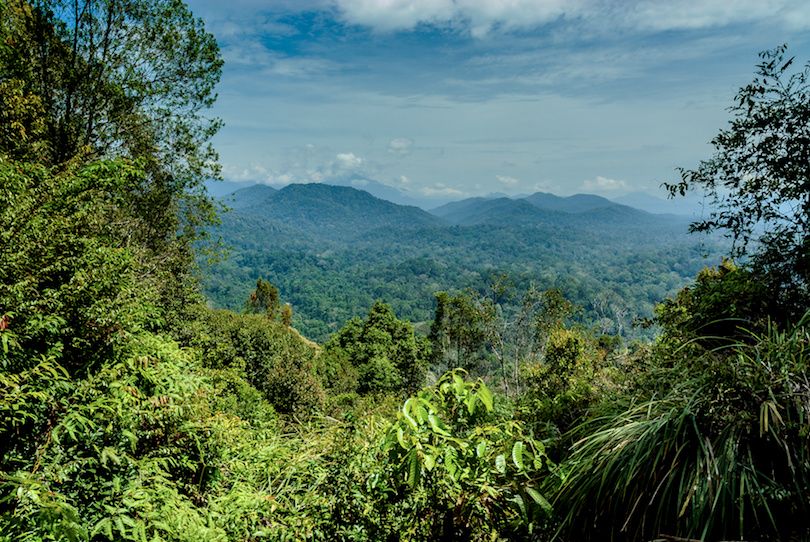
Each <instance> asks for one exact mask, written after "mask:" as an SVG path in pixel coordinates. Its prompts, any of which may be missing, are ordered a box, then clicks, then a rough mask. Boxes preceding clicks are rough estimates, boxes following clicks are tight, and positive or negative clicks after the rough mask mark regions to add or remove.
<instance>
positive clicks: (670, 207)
mask: <svg viewBox="0 0 810 542" xmlns="http://www.w3.org/2000/svg"><path fill="white" fill-rule="evenodd" d="M322 184H325V185H330V186H343V187H351V188H355V189H358V190H362V191H364V192H367V193H369V194H371V195H372V196H374V197H376V198H379V199H382V200H386V201H389V202H391V203H396V204H397V205H405V206H414V207H419V208H421V209H424V210H431V209H435V208H438V207H441V206H443V205H446V204H448V203H454V202H458V201H463V199H465V198H459V197H448V196H444V197H442V196H433V197H430V198H428V197H413V196H410V195H408V194H405V193H404V192H402V191H401V190H399V189H397V188H394V187H392V186H388V185H385V184H383V183H380V182H378V181H375V180H373V179H369V178H367V177H361V176H357V175H354V176H348V177H336V178H330V179H329V180H328V181H327V182H324V183H322ZM207 187H208V190H209V192H210V193H211V195H213V196H214V197H217V198H221V197H228V196H230V195H231V194H234V193H236V192H240V196H239V199H240V200H246V199H249V198H250V195H249V194H250V192H243V191H244V190H245V189H246V188H251V189H253V190H256V191H257V193H262V192H263V191H264V189H270V190H278V189H281V188H283V187H281V186H279V187H271V186H269V185H264V184H254V185H251V184H249V183H243V182H232V181H215V182H209V183H208V184H207ZM663 194H664V192H663V191H662V197H657V196H653V195H651V194H648V193H646V192H633V193H630V194H625V195H622V196H618V197H615V198H611V199H608V198H604V197H602V196H597V195H590V194H576V195H574V196H568V197H561V196H556V195H554V194H549V193H544V192H538V193H535V194H532V195H528V196H527V195H519V196H509V195H507V194H489V195H487V196H483V198H484V199H495V198H503V197H505V198H509V199H524V198H526V199H529V200H530V203H532V204H534V205H536V206H538V207H541V208H547V209H556V210H564V211H575V210H576V209H577V208H582V205H584V204H583V202H584V201H586V200H591V202H592V203H591V205H593V206H594V207H601V206H605V205H608V204H609V203H618V204H621V205H627V206H628V207H633V208H636V209H639V210H642V211H647V212H648V213H653V214H675V215H683V216H689V217H694V216H698V215H699V214H700V213H701V212H702V210H703V208H704V206H705V202H704V201H703V199H702V198H701V197H700V196H699V195H695V194H687V196H685V197H678V198H674V199H667V198H665V197H663ZM466 199H475V198H466ZM232 207H233V205H232Z"/></svg>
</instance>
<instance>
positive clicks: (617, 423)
mask: <svg viewBox="0 0 810 542" xmlns="http://www.w3.org/2000/svg"><path fill="white" fill-rule="evenodd" d="M807 323H808V320H807V319H806V318H805V319H804V320H802V321H801V322H800V324H799V325H798V326H796V327H793V328H791V329H789V330H785V331H780V330H778V329H777V328H776V326H773V325H771V326H769V327H768V328H767V330H766V332H764V333H762V334H752V335H751V336H750V337H749V338H748V339H747V340H746V341H745V342H744V343H739V344H737V345H735V346H734V347H726V348H724V349H720V350H717V351H709V352H705V353H703V354H700V355H699V357H697V358H690V357H688V356H687V357H686V358H685V359H683V360H681V363H679V364H678V365H676V366H675V367H673V368H670V369H666V370H663V371H661V372H660V373H659V375H658V378H665V379H666V381H667V382H668V384H669V392H668V393H666V394H665V395H663V396H660V397H655V396H654V397H651V398H649V399H647V400H643V401H641V402H639V403H637V404H631V405H630V406H629V407H628V408H627V409H626V410H623V411H619V412H616V413H614V414H612V415H609V416H606V417H603V418H599V419H595V420H591V421H589V422H587V423H586V424H585V425H584V426H583V427H580V428H579V430H580V431H581V432H582V433H583V434H585V435H586V436H585V437H584V438H583V439H582V440H581V441H579V442H578V443H577V444H576V445H575V447H574V450H573V453H572V455H571V457H570V459H569V460H568V462H567V463H566V464H565V465H564V466H563V471H564V472H566V473H567V474H566V475H565V476H566V477H565V480H564V483H563V485H562V488H561V490H560V493H559V495H558V497H557V500H556V505H557V506H559V507H560V509H563V510H568V513H567V514H566V515H565V518H564V524H563V531H562V532H564V533H567V534H566V536H577V537H579V538H585V539H600V540H602V539H605V538H606V537H607V536H611V537H612V538H619V539H621V538H624V537H627V538H628V539H649V538H652V537H655V536H656V535H659V534H662V533H663V534H667V535H672V536H680V537H689V538H699V539H701V540H706V539H711V540H721V539H722V540H728V539H758V540H786V539H788V538H790V537H795V536H807V535H808V533H810V522H808V520H807V518H808V507H810V504H809V503H808V501H807V497H806V496H807V491H808V488H810V467H809V465H810V462H809V461H808V459H810V445H808V442H809V441H808V439H807V436H808V434H810V422H809V420H810V409H808V404H810V385H808V382H807V377H806V375H807V370H808V363H810V334H808V328H807ZM662 387H663V386H662ZM583 517H588V518H590V519H589V521H588V522H587V523H584V522H582V521H581V518H583Z"/></svg>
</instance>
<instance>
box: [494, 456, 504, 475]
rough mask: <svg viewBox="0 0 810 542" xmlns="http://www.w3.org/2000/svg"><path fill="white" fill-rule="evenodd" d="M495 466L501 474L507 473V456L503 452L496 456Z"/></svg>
mask: <svg viewBox="0 0 810 542" xmlns="http://www.w3.org/2000/svg"><path fill="white" fill-rule="evenodd" d="M495 468H496V469H498V472H500V473H501V474H506V457H505V456H504V455H503V454H498V456H497V457H496V458H495Z"/></svg>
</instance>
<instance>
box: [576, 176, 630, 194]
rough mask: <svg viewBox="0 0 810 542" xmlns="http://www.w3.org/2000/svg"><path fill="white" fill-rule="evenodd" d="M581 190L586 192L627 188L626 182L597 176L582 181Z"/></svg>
mask: <svg viewBox="0 0 810 542" xmlns="http://www.w3.org/2000/svg"><path fill="white" fill-rule="evenodd" d="M582 190H585V191H586V192H616V191H618V190H627V183H626V182H624V181H617V180H616V179H608V178H606V177H600V176H597V177H596V179H595V180H593V181H590V180H588V181H585V182H584V183H582Z"/></svg>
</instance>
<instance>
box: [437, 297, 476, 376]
mask: <svg viewBox="0 0 810 542" xmlns="http://www.w3.org/2000/svg"><path fill="white" fill-rule="evenodd" d="M477 298H478V294H477V293H475V292H473V291H471V290H468V291H467V292H463V293H458V294H456V295H455V296H453V297H450V294H448V293H447V292H439V293H437V294H436V314H435V317H434V319H433V323H432V324H431V325H430V333H429V334H428V339H429V340H430V342H431V345H432V363H433V364H434V365H439V366H441V365H444V366H445V367H446V368H447V369H448V370H451V369H456V368H461V369H465V370H467V371H471V370H472V369H474V368H475V365H476V364H477V362H478V358H479V357H480V352H481V350H482V349H483V348H484V346H485V344H486V339H487V334H486V327H485V319H486V318H489V317H490V316H491V315H490V313H489V312H487V311H481V310H479V308H478V307H477V306H476V299H477Z"/></svg>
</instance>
